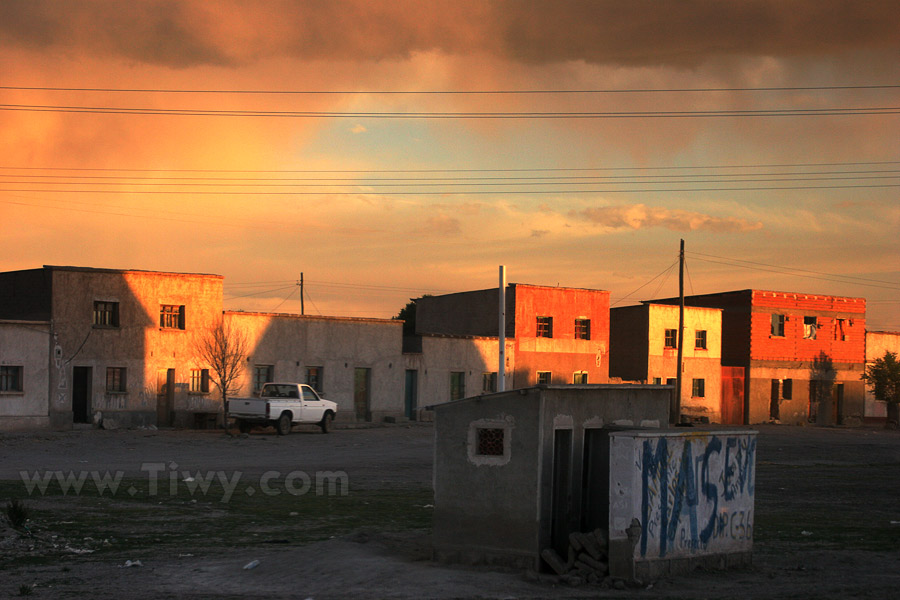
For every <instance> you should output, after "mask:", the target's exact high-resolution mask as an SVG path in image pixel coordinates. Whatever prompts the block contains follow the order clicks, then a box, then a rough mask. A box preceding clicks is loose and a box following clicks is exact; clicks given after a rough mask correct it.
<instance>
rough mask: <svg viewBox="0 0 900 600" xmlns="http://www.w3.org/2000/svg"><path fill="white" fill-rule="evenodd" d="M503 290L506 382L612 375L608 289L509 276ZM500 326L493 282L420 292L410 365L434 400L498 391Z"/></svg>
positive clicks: (598, 379) (593, 379)
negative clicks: (473, 288) (426, 383)
mask: <svg viewBox="0 0 900 600" xmlns="http://www.w3.org/2000/svg"><path fill="white" fill-rule="evenodd" d="M505 297H506V310H505V313H506V322H505V329H506V331H505V335H506V340H507V343H506V351H505V369H504V370H505V371H506V380H505V388H506V389H513V388H524V387H530V386H533V385H539V384H551V383H552V384H567V383H568V384H572V383H606V382H608V381H609V292H607V291H603V290H588V289H579V288H562V287H547V286H537V285H526V284H516V283H513V284H509V285H508V286H507V289H506V293H505ZM499 330H500V319H499V290H498V289H497V288H492V289H487V290H477V291H471V292H461V293H457V294H446V295H442V296H426V297H423V298H419V299H418V300H417V301H416V329H415V331H416V334H417V336H419V338H420V340H419V343H420V346H421V347H420V349H419V351H418V352H408V353H407V357H408V358H407V363H408V365H407V369H411V368H412V367H415V368H416V369H417V370H419V371H421V372H422V373H423V375H425V374H428V376H429V377H430V379H429V382H430V383H429V385H430V387H429V389H430V390H431V391H432V392H433V395H432V396H431V400H432V401H433V402H446V401H449V400H456V399H459V398H463V397H466V396H473V395H477V394H480V393H482V392H492V391H496V390H497V389H499V388H498V386H497V382H496V378H497V373H498V361H499V333H500V332H499ZM441 380H443V381H441ZM473 380H474V381H473ZM441 388H443V389H441Z"/></svg>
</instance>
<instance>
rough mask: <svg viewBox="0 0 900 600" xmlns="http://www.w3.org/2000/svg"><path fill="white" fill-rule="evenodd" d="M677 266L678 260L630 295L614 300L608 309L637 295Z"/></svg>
mask: <svg viewBox="0 0 900 600" xmlns="http://www.w3.org/2000/svg"><path fill="white" fill-rule="evenodd" d="M677 264H678V260H677V259H676V260H675V262H673V263H672V264H671V265H669V266H668V267H666V268H665V270H663V271H662V272H660V273H659V274H658V275H656V276H655V277H653V278H652V279H650V281H648V282H646V283H645V284H643V285H642V286H640V287H639V288H637V289H635V290H634V291H632V292H631V293H629V294H626V295H625V296H622V297H621V298H619V299H618V300H616V301H615V302H613V303H612V304H610V306H609V307H610V308H612V307H613V306H615V305H616V304H619V303H620V302H624V301H625V300H627V299H628V298H631V297H632V296H633V295H635V294H636V293H638V292H639V291H641V290H642V289H644V288H645V287H647V286H648V285H650V284H651V283H653V282H654V281H656V280H657V279H659V278H660V277H662V276H663V275H664V274H665V273H668V272H670V271H671V270H672V269H673V268H675V265H677Z"/></svg>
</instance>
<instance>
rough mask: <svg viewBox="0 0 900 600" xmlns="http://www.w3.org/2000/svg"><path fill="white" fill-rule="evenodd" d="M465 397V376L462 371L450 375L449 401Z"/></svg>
mask: <svg viewBox="0 0 900 600" xmlns="http://www.w3.org/2000/svg"><path fill="white" fill-rule="evenodd" d="M465 397H466V374H465V373H464V372H463V371H452V372H451V373H450V399H451V400H459V399H460V398H465Z"/></svg>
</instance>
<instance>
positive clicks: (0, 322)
mask: <svg viewBox="0 0 900 600" xmlns="http://www.w3.org/2000/svg"><path fill="white" fill-rule="evenodd" d="M0 325H47V326H48V327H49V326H50V321H29V320H25V319H0Z"/></svg>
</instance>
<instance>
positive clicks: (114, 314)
mask: <svg viewBox="0 0 900 600" xmlns="http://www.w3.org/2000/svg"><path fill="white" fill-rule="evenodd" d="M93 324H94V327H118V326H119V303H118V302H107V301H105V300H95V301H94V323H93Z"/></svg>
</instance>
